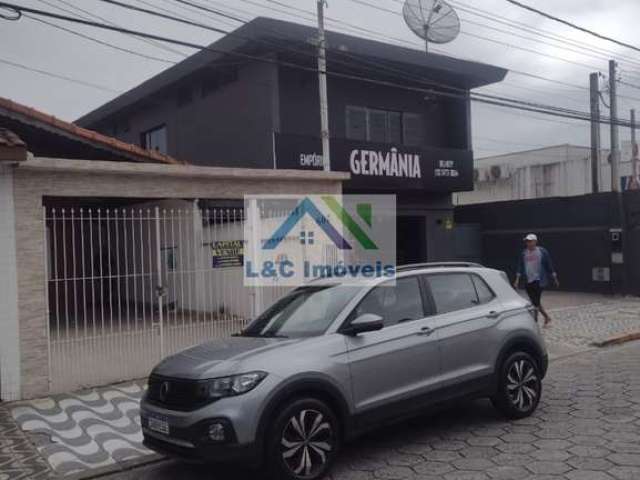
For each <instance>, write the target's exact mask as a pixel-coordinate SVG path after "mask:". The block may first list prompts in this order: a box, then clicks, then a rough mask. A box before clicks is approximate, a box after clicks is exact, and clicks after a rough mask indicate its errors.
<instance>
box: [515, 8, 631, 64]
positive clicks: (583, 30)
mask: <svg viewBox="0 0 640 480" xmlns="http://www.w3.org/2000/svg"><path fill="white" fill-rule="evenodd" d="M507 2H509V3H511V4H513V5H515V6H517V7H520V8H524V9H525V10H529V11H530V12H533V13H537V14H538V15H541V16H543V17H545V18H548V19H549V20H553V21H554V22H558V23H562V24H564V25H567V26H569V27H571V28H575V29H576V30H580V31H581V32H584V33H588V34H589V35H593V36H594V37H597V38H600V39H602V40H607V41H609V42H612V43H616V44H618V45H620V46H622V47H626V48H630V49H632V50H635V51H636V52H640V47H636V46H635V45H631V44H629V43H625V42H621V41H620V40H616V39H615V38H611V37H607V36H606V35H602V34H601V33H598V32H595V31H593V30H589V29H588V28H585V27H581V26H579V25H576V24H575V23H572V22H570V21H568V20H564V19H562V18H560V17H556V16H555V15H551V14H550V13H546V12H543V11H542V10H538V9H537V8H534V7H531V6H529V5H525V4H524V3H520V2H518V1H517V0H507Z"/></svg>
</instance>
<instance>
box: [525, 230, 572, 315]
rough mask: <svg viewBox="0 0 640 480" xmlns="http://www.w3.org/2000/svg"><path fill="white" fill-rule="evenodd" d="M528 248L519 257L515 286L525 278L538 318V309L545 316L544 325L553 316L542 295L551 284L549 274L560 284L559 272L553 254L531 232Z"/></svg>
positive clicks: (526, 241)
mask: <svg viewBox="0 0 640 480" xmlns="http://www.w3.org/2000/svg"><path fill="white" fill-rule="evenodd" d="M524 241H525V245H526V248H525V249H524V250H523V251H522V253H521V254H520V257H519V258H518V269H517V271H516V280H515V282H513V286H514V288H516V289H517V288H518V285H519V284H520V277H524V279H525V290H526V292H527V295H529V298H530V299H531V303H532V304H533V305H534V306H535V307H536V309H537V310H536V320H537V318H538V313H537V312H538V311H540V313H542V315H543V316H544V326H545V327H546V326H547V325H549V323H551V317H549V315H548V314H547V312H546V311H545V309H544V308H543V307H542V303H541V297H542V291H543V289H544V288H546V287H548V286H549V276H551V277H553V282H554V283H555V285H556V286H557V287H559V286H560V282H559V281H558V274H557V273H556V271H555V269H554V268H553V262H552V261H551V255H549V252H548V251H547V249H546V248H543V247H539V246H538V237H537V236H536V235H535V234H533V233H530V234H529V235H527V236H526V237H524Z"/></svg>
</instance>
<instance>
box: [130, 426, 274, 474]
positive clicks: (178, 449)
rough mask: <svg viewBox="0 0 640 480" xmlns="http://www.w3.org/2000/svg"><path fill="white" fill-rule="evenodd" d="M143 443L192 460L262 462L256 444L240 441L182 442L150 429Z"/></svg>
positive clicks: (159, 451)
mask: <svg viewBox="0 0 640 480" xmlns="http://www.w3.org/2000/svg"><path fill="white" fill-rule="evenodd" d="M143 437H144V440H143V442H142V443H143V444H144V446H145V447H147V448H148V449H150V450H153V451H154V452H157V453H160V454H162V455H166V456H169V457H176V458H179V459H181V460H186V461H190V462H197V463H202V462H220V463H226V462H238V461H241V462H243V463H245V464H248V465H251V466H257V465H259V464H260V461H261V455H260V449H259V448H258V447H257V446H256V445H255V444H254V443H250V444H245V445H240V444H238V443H224V444H214V443H200V444H198V443H195V444H194V443H191V442H182V441H180V440H177V439H176V438H173V437H166V436H164V435H162V434H158V433H155V432H152V431H149V430H148V429H145V430H143Z"/></svg>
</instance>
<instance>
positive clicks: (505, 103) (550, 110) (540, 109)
mask: <svg viewBox="0 0 640 480" xmlns="http://www.w3.org/2000/svg"><path fill="white" fill-rule="evenodd" d="M0 6H2V7H5V8H9V9H13V10H14V11H16V12H27V13H33V14H37V15H43V16H49V17H52V18H57V19H61V20H66V21H70V22H75V23H80V24H84V25H88V26H92V27H96V28H102V29H106V30H111V31H117V32H120V33H127V34H133V35H140V36H142V37H144V38H150V39H153V40H158V41H165V42H168V43H172V44H175V45H180V46H185V47H189V48H193V49H197V50H208V51H212V52H214V53H219V54H228V55H234V56H238V57H242V58H247V59H251V60H255V61H259V62H264V63H272V64H278V65H281V66H288V67H291V68H296V69H299V70H303V71H309V72H314V73H317V71H318V70H317V69H316V68H311V67H305V66H303V65H299V64H295V63H291V62H282V61H277V60H274V59H272V58H265V57H258V56H255V55H250V54H246V53H242V52H237V51H233V52H230V51H224V50H221V49H217V48H213V47H210V46H204V45H198V44H195V43H193V42H188V41H185V40H179V39H173V38H167V37H163V36H160V35H155V34H150V33H146V32H140V31H136V30H130V29H124V28H122V27H114V26H111V25H105V24H101V23H98V22H93V21H89V20H84V19H80V18H72V17H67V16H64V15H58V14H55V13H52V12H45V11H42V10H37V9H32V8H28V7H23V6H17V5H14V4H10V3H6V2H0ZM326 73H327V74H328V75H331V76H334V77H338V78H346V79H350V80H358V81H361V82H366V83H371V84H376V85H383V86H387V87H394V88H398V89H404V90H407V91H416V92H420V93H427V94H430V95H438V96H445V97H447V96H448V97H452V98H459V99H463V100H465V101H466V100H472V101H475V102H481V103H487V104H491V105H496V106H502V107H505V108H511V109H519V110H525V111H530V112H535V113H544V114H547V115H552V116H558V117H564V118H573V119H577V120H584V121H588V120H589V113H588V112H586V113H585V112H580V111H577V110H570V109H562V108H558V107H554V106H549V105H543V104H535V103H533V102H522V101H516V100H513V99H508V98H504V97H495V96H491V95H480V94H471V95H469V92H468V91H466V90H464V91H463V93H462V94H455V93H446V92H439V91H434V90H428V89H424V88H418V87H411V86H407V85H401V84H398V83H394V82H391V81H385V80H375V79H372V78H366V77H361V76H357V75H350V74H345V73H339V72H326ZM446 88H448V89H455V87H451V86H446ZM611 121H614V122H615V123H616V124H618V125H623V126H629V122H627V121H623V120H617V119H614V120H609V119H607V118H602V119H601V122H602V123H610V122H611Z"/></svg>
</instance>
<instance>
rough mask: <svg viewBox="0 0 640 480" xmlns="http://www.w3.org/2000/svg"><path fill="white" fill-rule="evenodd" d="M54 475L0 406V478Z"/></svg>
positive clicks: (38, 479)
mask: <svg viewBox="0 0 640 480" xmlns="http://www.w3.org/2000/svg"><path fill="white" fill-rule="evenodd" d="M54 477H55V475H54V474H53V471H52V470H51V468H50V467H49V464H48V463H47V461H46V460H45V459H44V457H43V456H41V455H40V453H38V450H37V449H36V448H35V447H34V445H33V444H32V443H31V442H30V441H29V439H28V438H27V436H26V435H25V433H24V432H22V430H20V428H19V427H18V426H17V425H16V423H15V421H14V420H13V418H12V417H11V414H10V413H9V411H8V410H6V409H4V408H2V407H0V480H21V479H29V480H45V479H52V478H54Z"/></svg>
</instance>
